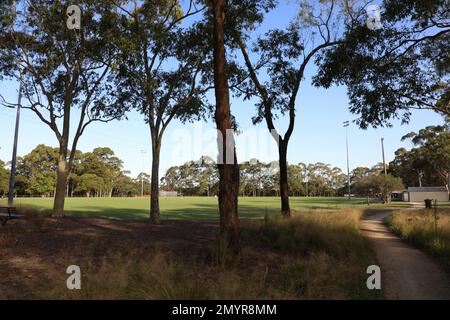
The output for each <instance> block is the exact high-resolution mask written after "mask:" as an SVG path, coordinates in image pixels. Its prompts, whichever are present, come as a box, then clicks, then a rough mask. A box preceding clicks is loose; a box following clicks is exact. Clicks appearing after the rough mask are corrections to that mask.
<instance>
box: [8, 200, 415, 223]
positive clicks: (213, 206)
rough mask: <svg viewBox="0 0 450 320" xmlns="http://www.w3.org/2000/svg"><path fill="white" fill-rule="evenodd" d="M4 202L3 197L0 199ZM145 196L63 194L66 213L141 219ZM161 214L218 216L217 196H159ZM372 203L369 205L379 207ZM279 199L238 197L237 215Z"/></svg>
mask: <svg viewBox="0 0 450 320" xmlns="http://www.w3.org/2000/svg"><path fill="white" fill-rule="evenodd" d="M290 201H291V209H292V210H293V211H298V212H302V211H303V212H304V211H309V210H312V209H337V208H341V207H347V206H361V207H368V206H367V205H366V204H365V199H361V198H354V199H351V200H350V201H349V200H348V199H346V198H332V197H322V198H320V197H318V198H316V197H314V198H313V197H310V198H304V197H292V198H290ZM0 203H2V204H1V205H6V200H5V199H0ZM14 205H15V206H16V207H19V208H21V207H33V208H36V209H38V210H40V211H50V209H51V208H52V206H53V199H52V198H17V199H15V203H14ZM149 206H150V199H149V198H67V199H66V205H65V212H66V214H67V215H68V216H77V217H80V216H82V217H96V218H108V219H127V220H132V219H145V218H147V217H148V210H149ZM160 206H161V217H162V218H163V219H188V220H195V219H200V220H209V219H217V218H218V208H217V198H214V197H209V198H208V197H176V198H175V197H161V198H160ZM380 206H381V204H372V205H371V206H370V207H380ZM389 206H390V207H407V206H408V203H399V202H397V203H391V204H390V205H389ZM279 207H280V200H279V198H277V197H257V198H252V197H242V198H239V215H240V217H241V218H247V219H252V218H262V217H264V215H265V214H266V213H267V214H270V213H277V212H278V210H279Z"/></svg>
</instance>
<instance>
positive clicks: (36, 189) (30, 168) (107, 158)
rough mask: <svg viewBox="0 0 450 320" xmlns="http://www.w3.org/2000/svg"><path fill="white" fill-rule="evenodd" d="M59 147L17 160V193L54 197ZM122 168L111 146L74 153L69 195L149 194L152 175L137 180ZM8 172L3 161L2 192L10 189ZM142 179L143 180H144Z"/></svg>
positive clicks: (35, 151)
mask: <svg viewBox="0 0 450 320" xmlns="http://www.w3.org/2000/svg"><path fill="white" fill-rule="evenodd" d="M57 164H58V148H53V147H49V146H45V145H43V144H40V145H38V146H37V147H36V148H34V149H33V150H32V151H31V152H30V153H28V154H26V155H24V156H23V157H18V159H17V172H16V184H15V189H14V192H15V193H16V194H17V195H20V196H47V197H53V196H54V195H55V188H56V166H57ZM128 174H129V172H128V171H125V170H123V161H122V160H120V159H119V158H118V157H116V156H115V154H114V151H112V150H111V149H110V148H95V149H94V150H92V152H85V153H83V152H81V151H79V150H77V151H76V152H75V157H74V162H73V168H72V169H71V174H70V176H69V178H68V180H67V189H66V190H67V195H68V196H83V197H112V196H133V195H138V194H141V188H142V185H143V186H144V193H145V194H149V192H150V184H149V178H150V177H149V176H148V175H147V174H145V173H141V174H139V176H138V177H137V178H135V179H133V178H130V177H129V176H128ZM8 178H9V172H8V171H7V170H6V169H5V163H4V162H1V161H0V195H4V194H6V193H7V192H8ZM142 182H143V183H142Z"/></svg>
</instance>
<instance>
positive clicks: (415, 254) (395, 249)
mask: <svg viewBox="0 0 450 320" xmlns="http://www.w3.org/2000/svg"><path fill="white" fill-rule="evenodd" d="M389 215H390V213H389V212H386V213H380V214H375V215H372V216H368V217H366V218H364V219H363V220H361V222H360V228H361V231H362V233H363V235H365V236H366V237H367V238H368V239H369V240H370V242H371V243H372V244H373V247H374V250H375V252H376V255H377V258H378V261H379V263H380V268H381V283H382V290H383V293H384V298H385V299H439V300H444V299H445V300H450V276H449V274H447V273H446V272H445V271H444V270H443V268H442V267H441V266H440V265H439V264H437V263H436V262H435V261H434V260H433V259H432V258H431V257H429V256H428V255H427V254H426V253H424V252H422V251H420V250H418V249H415V248H413V247H411V246H409V245H408V244H406V243H405V242H404V241H403V240H401V239H400V238H398V237H397V236H395V235H394V234H392V233H391V232H390V231H389V230H388V229H387V228H386V227H385V226H384V223H383V220H384V219H385V218H386V217H388V216H389Z"/></svg>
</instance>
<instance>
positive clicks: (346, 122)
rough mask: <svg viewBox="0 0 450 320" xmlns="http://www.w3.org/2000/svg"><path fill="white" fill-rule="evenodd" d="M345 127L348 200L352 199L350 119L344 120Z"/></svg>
mask: <svg viewBox="0 0 450 320" xmlns="http://www.w3.org/2000/svg"><path fill="white" fill-rule="evenodd" d="M343 125H344V128H345V145H346V147H347V184H348V200H350V198H351V193H350V191H351V190H350V164H349V160H348V127H349V125H350V122H349V121H344V122H343Z"/></svg>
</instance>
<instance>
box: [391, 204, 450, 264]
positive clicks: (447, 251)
mask: <svg viewBox="0 0 450 320" xmlns="http://www.w3.org/2000/svg"><path fill="white" fill-rule="evenodd" d="M387 223H388V225H389V228H390V229H391V230H392V231H393V232H394V233H396V234H397V235H399V236H400V237H402V238H404V239H406V240H407V241H409V242H411V243H412V244H414V245H416V246H419V247H421V248H423V249H424V250H426V251H427V252H429V253H430V254H432V255H433V256H435V257H437V258H438V259H439V260H440V261H442V262H443V263H444V264H446V266H447V267H449V268H450V209H448V208H445V209H438V210H437V212H435V211H434V210H426V209H423V210H414V211H413V210H403V211H399V212H396V213H394V214H393V215H392V216H391V217H390V218H388V219H387Z"/></svg>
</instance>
